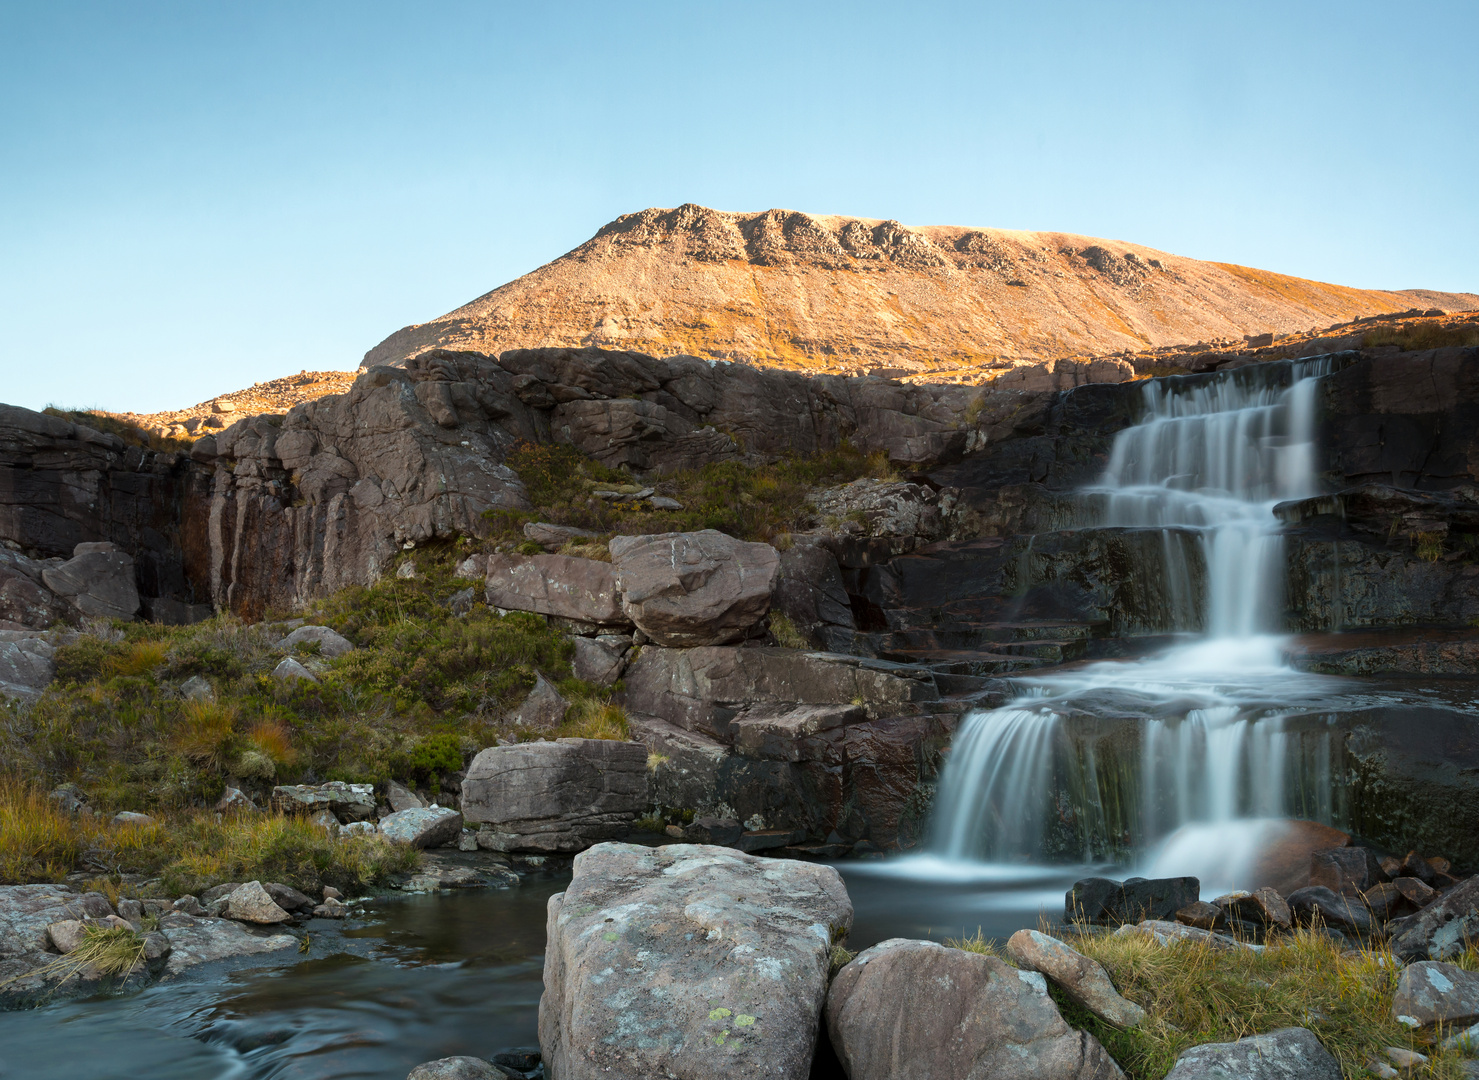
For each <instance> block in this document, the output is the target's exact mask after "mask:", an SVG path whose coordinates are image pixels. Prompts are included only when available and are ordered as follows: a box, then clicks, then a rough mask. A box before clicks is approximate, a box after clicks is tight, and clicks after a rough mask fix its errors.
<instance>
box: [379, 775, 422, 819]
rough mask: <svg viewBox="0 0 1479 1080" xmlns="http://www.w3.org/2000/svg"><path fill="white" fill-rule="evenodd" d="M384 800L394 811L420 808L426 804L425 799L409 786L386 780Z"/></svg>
mask: <svg viewBox="0 0 1479 1080" xmlns="http://www.w3.org/2000/svg"><path fill="white" fill-rule="evenodd" d="M385 801H386V802H388V803H389V804H390V809H391V810H392V811H394V812H399V811H401V810H420V809H422V808H424V807H425V806H426V800H425V799H423V798H422V797H421V796H420V795H417V794H416V793H415V792H414V791H412V790H411V789H410V788H407V787H405V786H403V785H401V784H398V783H396V782H395V781H394V780H388V781H386V784H385Z"/></svg>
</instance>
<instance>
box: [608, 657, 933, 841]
mask: <svg viewBox="0 0 1479 1080" xmlns="http://www.w3.org/2000/svg"><path fill="white" fill-rule="evenodd" d="M626 707H627V709H628V712H629V713H630V714H631V716H632V729H633V734H634V735H635V736H636V737H638V738H640V739H641V740H642V741H643V742H644V743H645V744H646V746H647V747H648V749H650V750H651V751H652V752H653V753H654V754H656V755H659V758H660V759H661V760H659V762H658V764H657V767H656V769H655V771H654V773H653V785H654V790H653V797H654V799H655V800H656V801H657V802H658V803H659V804H662V805H666V806H672V807H682V808H687V809H693V810H696V811H699V812H701V813H712V814H713V816H715V817H720V818H729V817H734V818H737V819H740V820H748V819H750V818H751V817H752V816H754V815H756V814H758V815H760V817H761V818H762V820H763V821H764V822H765V824H766V825H767V826H768V827H771V828H773V829H774V828H781V829H801V830H804V831H805V832H806V833H808V834H810V835H813V836H816V837H818V838H820V837H825V836H827V835H829V834H830V833H831V832H832V831H834V830H837V831H839V833H841V832H846V833H848V834H849V837H848V838H849V840H850V841H851V840H859V839H863V838H868V839H871V840H873V841H874V842H875V843H880V844H889V843H894V842H899V843H901V844H903V845H904V846H911V845H912V844H914V843H916V842H917V841H918V839H919V828H920V818H921V817H922V815H923V811H924V810H925V809H926V808H927V806H928V802H929V798H930V796H931V794H932V791H933V781H934V777H935V775H936V771H937V769H938V756H939V751H940V748H941V747H942V746H943V744H944V742H945V741H946V738H947V737H948V733H949V731H950V730H951V728H952V727H953V724H954V712H953V710H952V706H950V705H949V704H947V703H943V702H941V701H940V693H939V690H938V688H937V687H936V685H935V682H934V679H933V675H932V673H931V672H930V671H929V670H928V669H925V668H919V667H912V666H908V665H902V664H891V663H886V662H882V661H876V660H860V659H858V658H856V657H848V656H839V655H835V654H827V653H804V652H800V651H797V650H793V649H777V648H757V647H743V648H741V647H708V648H699V649H660V648H655V647H653V646H647V647H644V648H643V649H642V650H641V653H640V655H639V656H638V657H637V659H636V660H634V661H633V662H632V664H631V666H630V667H628V669H627V673H626ZM935 710H939V711H935Z"/></svg>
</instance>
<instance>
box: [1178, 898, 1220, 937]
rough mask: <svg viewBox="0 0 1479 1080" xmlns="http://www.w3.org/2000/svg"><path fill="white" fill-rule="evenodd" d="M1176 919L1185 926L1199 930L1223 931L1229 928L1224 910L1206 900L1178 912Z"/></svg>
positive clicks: (1189, 905) (1188, 905)
mask: <svg viewBox="0 0 1479 1080" xmlns="http://www.w3.org/2000/svg"><path fill="white" fill-rule="evenodd" d="M1175 919H1176V921H1177V922H1179V923H1181V924H1182V925H1183V926H1194V927H1196V928H1197V929H1199V930H1222V929H1225V928H1226V927H1227V914H1226V913H1225V912H1224V911H1223V910H1222V908H1220V907H1218V906H1217V905H1216V904H1209V903H1207V902H1206V901H1204V900H1198V901H1196V902H1195V903H1192V904H1187V905H1186V907H1184V908H1181V909H1180V910H1179V911H1177V912H1176V916H1175Z"/></svg>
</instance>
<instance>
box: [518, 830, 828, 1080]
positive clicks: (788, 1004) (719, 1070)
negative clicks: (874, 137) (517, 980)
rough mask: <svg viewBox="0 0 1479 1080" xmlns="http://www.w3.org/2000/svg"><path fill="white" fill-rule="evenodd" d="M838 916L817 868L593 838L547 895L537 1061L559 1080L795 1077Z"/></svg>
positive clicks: (807, 1061)
mask: <svg viewBox="0 0 1479 1080" xmlns="http://www.w3.org/2000/svg"><path fill="white" fill-rule="evenodd" d="M851 924H852V904H851V903H850V902H849V900H848V898H847V891H846V890H845V889H844V888H843V885H842V879H841V878H840V877H839V876H838V874H837V872H836V871H835V870H833V869H832V868H830V867H825V866H819V865H814V864H806V863H795V862H785V863H778V862H773V861H770V860H765V859H758V858H753V857H750V856H746V855H742V854H739V853H737V852H734V851H729V850H727V849H724V848H715V847H708V846H704V845H688V844H679V845H673V846H670V847H662V848H646V847H638V846H635V845H628V844H601V845H599V846H597V847H595V848H592V849H591V850H589V851H586V852H584V853H582V854H581V855H579V856H577V857H576V859H575V868H574V876H573V877H572V879H571V882H570V885H569V887H568V888H567V889H566V891H565V892H563V893H559V894H556V895H555V896H553V897H551V898H550V901H549V916H548V929H547V934H546V937H547V941H548V949H547V951H546V953H545V968H544V972H545V974H544V985H545V991H544V997H543V999H542V1001H541V1003H540V1010H539V1043H540V1047H541V1049H542V1050H543V1052H544V1063H545V1068H546V1069H548V1070H549V1071H550V1073H551V1075H553V1076H557V1077H560V1080H586V1078H591V1080H594V1078H597V1077H608V1076H610V1077H628V1078H638V1077H650V1076H672V1075H675V1076H705V1077H709V1076H713V1077H721V1076H722V1077H730V1076H733V1077H751V1076H760V1075H765V1076H805V1075H806V1074H807V1072H808V1070H809V1069H810V1067H811V1060H812V1051H813V1048H814V1046H815V1042H816V1032H817V1018H818V1015H819V1013H820V1012H821V1008H822V1003H823V999H824V997H825V996H826V992H827V968H828V957H829V955H830V952H831V947H832V933H833V931H832V928H833V927H836V928H838V929H839V931H840V932H845V931H846V929H847V928H848V927H849V926H851ZM720 1048H722V1054H723V1056H722V1057H716V1050H718V1049H720ZM854 1075H855V1076H856V1074H854Z"/></svg>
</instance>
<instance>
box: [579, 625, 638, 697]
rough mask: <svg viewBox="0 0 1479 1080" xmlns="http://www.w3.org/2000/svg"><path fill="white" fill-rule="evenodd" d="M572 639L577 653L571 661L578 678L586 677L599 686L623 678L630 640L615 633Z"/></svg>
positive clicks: (586, 679)
mask: <svg viewBox="0 0 1479 1080" xmlns="http://www.w3.org/2000/svg"><path fill="white" fill-rule="evenodd" d="M572 640H573V643H574V645H575V655H574V656H573V657H572V658H571V663H572V664H573V665H574V668H575V677H576V678H577V679H584V680H585V681H586V682H590V683H595V684H596V685H597V686H610V685H611V684H612V683H614V682H616V680H617V679H619V678H621V673H622V671H623V670H625V668H626V662H625V660H624V657H625V655H626V652H627V650H628V649H629V648H630V647H631V641H630V640H628V639H626V638H623V637H618V636H616V635H614V634H603V635H600V636H598V637H593V638H589V637H577V638H574V639H572Z"/></svg>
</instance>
